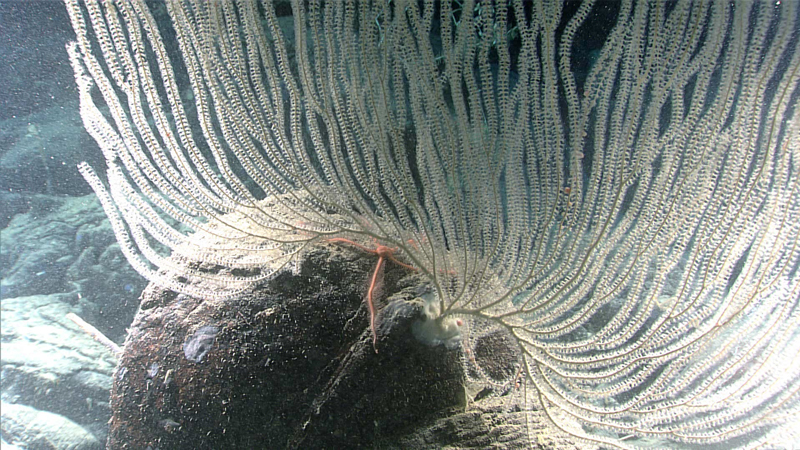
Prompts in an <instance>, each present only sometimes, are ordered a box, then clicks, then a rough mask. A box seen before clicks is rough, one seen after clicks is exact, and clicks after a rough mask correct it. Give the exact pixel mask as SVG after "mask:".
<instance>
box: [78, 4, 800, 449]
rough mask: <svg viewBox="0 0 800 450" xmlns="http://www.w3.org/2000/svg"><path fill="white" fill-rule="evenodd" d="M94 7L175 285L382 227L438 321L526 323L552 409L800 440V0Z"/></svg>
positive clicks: (207, 289) (144, 254)
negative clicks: (285, 11)
mask: <svg viewBox="0 0 800 450" xmlns="http://www.w3.org/2000/svg"><path fill="white" fill-rule="evenodd" d="M66 3H67V7H68V10H69V13H70V17H71V20H72V23H73V27H74V29H75V31H76V35H77V40H76V42H75V43H74V44H73V45H71V46H70V54H71V57H72V63H73V67H74V69H75V75H76V80H77V82H78V87H79V92H80V95H81V114H82V117H83V120H84V123H85V125H86V128H87V129H88V130H89V132H90V133H91V134H92V136H93V137H94V138H95V139H96V140H97V142H98V143H99V144H100V147H101V148H102V150H103V152H104V155H105V159H106V163H107V167H106V168H105V169H104V170H103V169H101V168H96V170H95V169H92V168H90V167H88V166H87V165H82V166H81V171H82V173H83V174H84V175H85V177H86V179H87V180H88V181H89V183H90V184H91V185H92V187H93V188H94V189H95V191H96V192H97V194H98V196H99V198H100V200H101V201H102V203H103V206H104V208H105V210H106V212H107V213H108V215H109V217H110V219H111V222H112V224H113V226H114V229H115V232H116V234H117V238H118V240H119V242H120V246H121V247H122V249H123V250H124V252H125V253H126V255H127V257H128V259H129V260H130V261H131V263H132V264H133V266H134V267H136V268H137V269H138V270H139V271H140V272H141V273H142V274H144V275H145V276H147V277H148V278H149V279H150V280H151V281H153V282H155V283H158V284H161V285H162V286H165V287H168V288H170V289H173V290H175V291H178V292H183V293H186V294H192V295H203V296H208V297H216V298H220V297H222V298H225V297H228V296H231V295H235V294H236V293H237V292H240V291H242V290H247V289H250V288H251V287H252V286H253V285H255V284H257V283H260V282H262V281H263V280H265V279H267V278H269V277H271V276H272V275H273V274H275V273H276V272H277V271H278V270H280V269H281V268H282V267H284V266H291V265H292V264H293V258H295V257H296V256H297V255H301V254H303V253H304V252H305V251H306V250H308V249H309V248H312V247H313V246H314V245H316V244H317V243H319V242H321V241H323V240H326V239H331V238H339V239H346V240H348V241H350V242H355V243H360V244H362V245H364V246H366V247H370V246H371V244H372V242H380V243H381V244H382V245H385V246H387V247H391V248H397V254H398V255H402V259H403V260H404V261H406V262H407V263H408V264H409V265H410V266H413V267H414V268H416V269H417V270H419V273H420V274H422V275H423V276H425V277H426V278H427V279H428V280H429V281H430V283H431V285H432V286H433V291H434V293H433V296H432V297H431V298H429V299H425V300H423V301H424V303H425V311H426V315H427V316H429V317H428V318H427V320H428V323H427V325H426V324H425V323H422V324H420V325H419V326H418V328H419V329H418V330H417V334H418V335H419V336H420V337H421V339H422V340H424V341H428V342H433V341H439V342H441V343H447V342H451V341H452V339H460V341H461V342H464V343H466V345H467V350H469V348H470V347H469V346H470V345H473V344H472V343H474V342H476V341H478V340H477V339H476V338H475V336H474V331H475V330H477V329H481V330H485V327H495V328H496V329H498V330H501V331H502V333H503V336H505V337H508V339H512V341H513V343H514V345H515V346H516V348H517V349H518V354H519V355H522V356H521V357H520V358H519V361H521V362H520V364H521V365H522V370H521V372H520V377H521V378H522V379H523V380H524V382H525V383H526V385H527V386H529V387H528V389H526V390H525V393H526V395H527V396H528V398H527V404H528V405H529V407H530V409H531V411H533V410H537V411H544V412H545V413H546V420H547V422H548V423H547V426H549V427H558V428H559V429H560V430H562V431H566V432H568V433H571V434H572V435H574V436H575V439H577V440H582V441H583V442H587V443H592V444H594V445H599V446H601V447H609V446H630V447H635V446H645V445H651V446H656V447H674V446H694V445H710V444H715V445H717V446H718V447H719V448H728V447H730V446H746V447H758V446H762V447H769V448H774V447H781V446H784V447H786V446H790V445H791V444H792V443H795V442H797V441H800V436H797V435H796V434H793V433H796V432H797V431H796V430H800V424H798V419H797V417H798V405H800V401H799V400H800V392H799V391H800V357H798V355H799V354H800V333H798V331H797V330H800V317H798V314H800V308H798V306H799V305H800V270H798V267H800V250H799V249H798V242H800V239H799V238H800V201H799V200H798V195H799V193H800V176H798V167H799V166H800V118H799V117H798V98H800V91H799V90H798V85H799V84H800V45H799V44H800V43H799V42H798V30H800V12H798V8H800V2H796V1H791V2H779V3H775V2H748V1H737V2H728V1H700V2H690V1H676V2H660V1H653V2H650V1H635V2H634V1H632V0H622V1H620V2H618V3H617V2H595V1H585V2H580V3H577V2H575V3H571V2H570V3H562V2H523V1H519V0H517V1H511V2H476V1H473V0H464V1H463V2H449V1H443V2H436V3H434V2H428V1H425V2H416V1H406V0H398V1H391V2H387V1H369V0H365V1H361V2H357V3H355V2H352V3H351V2H347V3H340V2H335V1H331V2H313V1H312V2H303V1H295V2H292V5H291V10H292V16H291V17H282V18H279V17H278V16H277V15H276V11H275V8H274V6H273V5H272V4H271V2H266V3H264V4H261V3H258V4H257V3H256V2H251V1H247V0H241V1H222V2H209V1H205V0H198V1H192V0H186V1H180V2H179V1H168V2H167V3H166V5H167V11H168V13H169V16H170V18H171V23H169V24H165V23H158V22H157V21H156V20H155V18H154V16H153V14H152V13H151V11H149V10H148V8H147V5H146V4H145V2H143V1H135V0H134V1H130V0H126V1H118V2H113V1H104V2H97V1H91V0H87V1H86V2H78V1H77V0H67V2H66ZM166 31H169V32H170V36H172V35H174V36H175V39H177V44H175V42H174V40H173V39H172V38H170V39H166V38H165V37H164V33H165V32H166ZM186 93H190V95H187V94H186ZM199 236H206V237H208V236H214V237H215V239H201V238H199ZM200 261H201V262H205V263H213V264H217V265H219V266H221V267H226V268H228V270H220V271H218V272H216V273H214V274H210V273H207V272H202V271H199V270H197V269H196V267H198V264H194V262H200ZM198 279H203V281H204V283H203V284H202V285H203V286H204V288H203V289H200V288H199V287H198V286H199V285H198V284H197V283H196V281H197V280H198ZM214 283H216V284H214ZM457 321H461V323H460V324H459V322H457ZM470 330H472V333H473V334H472V335H471V331H470ZM482 332H483V331H482ZM486 336H488V334H486ZM504 339H505V338H504ZM515 361H516V360H515ZM515 364H516V362H515ZM531 417H533V416H531ZM531 420H533V419H531ZM543 420H544V419H543ZM537 429H538V428H535V427H532V428H530V429H527V430H525V432H526V433H528V435H529V439H530V440H531V442H538V440H537V434H536V433H537V431H535V430H537Z"/></svg>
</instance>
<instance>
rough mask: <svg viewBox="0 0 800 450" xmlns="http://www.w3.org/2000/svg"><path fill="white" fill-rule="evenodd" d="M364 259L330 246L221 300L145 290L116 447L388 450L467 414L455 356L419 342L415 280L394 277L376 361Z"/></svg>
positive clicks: (120, 394)
mask: <svg viewBox="0 0 800 450" xmlns="http://www.w3.org/2000/svg"><path fill="white" fill-rule="evenodd" d="M374 264H375V258H374V257H371V256H370V255H364V254H360V253H357V252H354V251H350V250H345V249H340V248H337V247H331V246H323V247H320V248H319V249H317V250H315V251H313V252H312V253H311V254H309V255H308V257H307V258H306V259H305V261H304V262H303V263H302V264H301V266H300V268H299V271H298V273H295V274H293V273H291V272H288V271H287V272H284V273H282V274H281V275H279V276H278V277H276V278H274V279H273V280H272V281H271V282H269V283H267V284H266V285H263V286H262V287H260V288H257V289H256V290H255V291H254V292H251V293H249V294H246V295H242V296H240V297H238V298H234V299H229V300H225V301H210V300H203V299H198V298H192V297H189V296H186V295H175V294H174V293H171V292H167V291H163V290H161V289H158V288H155V287H152V286H151V287H150V288H148V289H147V290H146V291H145V293H144V294H143V302H142V306H141V310H140V312H139V314H138V315H137V317H136V319H135V321H134V323H133V325H132V326H131V329H130V335H129V337H128V339H127V341H126V343H125V348H124V352H123V355H122V357H121V359H120V363H119V366H118V368H117V371H116V374H115V376H114V377H115V380H114V388H113V391H112V397H111V404H112V410H113V418H112V421H111V429H110V437H109V443H108V444H109V447H110V448H147V447H148V446H149V447H150V448H195V449H201V448H287V447H288V448H300V447H302V448H364V447H374V446H376V445H382V446H386V445H389V444H390V443H391V442H396V441H398V439H400V437H401V436H403V435H405V434H408V433H413V432H414V431H415V430H416V429H417V428H418V427H419V426H420V424H424V423H429V422H432V421H434V420H436V419H438V418H443V417H447V416H448V415H450V414H452V412H453V411H454V410H455V409H457V408H461V409H462V410H463V408H464V405H465V397H464V396H465V391H464V388H463V371H462V370H461V367H460V352H459V351H458V350H448V349H446V348H445V347H443V346H439V347H429V346H425V345H423V344H421V343H419V342H417V341H416V340H415V339H414V338H413V336H412V333H411V330H410V328H411V323H412V322H413V320H414V319H415V318H416V317H417V316H418V314H419V307H418V306H417V305H416V304H414V303H413V302H408V300H411V299H413V298H414V297H416V296H417V295H418V293H419V290H420V289H423V288H420V287H419V284H418V283H417V282H418V280H417V278H416V277H415V276H412V275H408V273H407V271H406V270H405V269H402V268H399V267H396V266H395V267H392V265H390V266H389V267H387V272H386V278H385V283H386V284H385V288H386V292H387V294H389V295H390V299H389V300H390V303H389V306H387V307H386V309H385V310H384V311H383V313H382V314H383V320H382V326H381V328H380V330H379V336H380V339H379V341H378V344H377V348H378V350H379V352H378V353H376V352H375V350H374V349H373V347H372V340H371V336H370V332H369V328H368V316H367V311H366V308H365V306H364V305H363V296H364V292H365V288H366V282H367V279H368V276H369V273H370V271H371V269H372V267H373V265H374Z"/></svg>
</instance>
